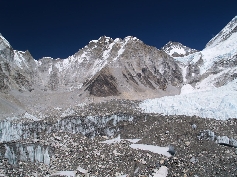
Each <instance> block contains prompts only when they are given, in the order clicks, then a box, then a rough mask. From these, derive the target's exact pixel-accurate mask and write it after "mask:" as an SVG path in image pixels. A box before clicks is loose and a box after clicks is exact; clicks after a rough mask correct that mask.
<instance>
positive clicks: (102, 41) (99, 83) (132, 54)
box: [0, 17, 237, 115]
mask: <svg viewBox="0 0 237 177" xmlns="http://www.w3.org/2000/svg"><path fill="white" fill-rule="evenodd" d="M236 78H237V17H235V18H233V19H232V20H231V21H230V22H229V23H228V24H227V26H226V27H224V29H223V30H221V31H220V33H218V34H217V35H216V36H215V37H214V38H212V39H211V40H210V41H209V42H208V43H207V45H206V47H205V48H204V49H203V50H202V51H198V50H195V49H191V48H189V47H186V46H184V45H183V44H181V43H178V42H171V41H170V42H168V43H167V44H166V45H164V47H162V48H161V49H157V48H155V47H152V46H149V45H146V44H144V43H143V42H142V41H141V40H139V39H137V38H136V37H132V36H128V37H126V38H124V39H119V38H117V39H112V38H110V37H106V36H102V37H100V38H99V39H98V40H93V41H90V42H89V44H88V45H86V46H85V47H84V48H82V49H80V50H79V51H78V52H77V53H75V54H74V55H72V56H69V57H68V58H66V59H53V58H50V57H44V58H42V59H40V60H35V59H34V57H33V56H32V55H31V54H30V52H29V51H17V50H14V49H13V48H12V46H11V45H10V43H9V42H8V41H7V40H6V39H5V38H4V37H3V36H2V35H0V100H1V102H0V112H1V113H2V114H3V115H9V114H12V113H13V114H22V113H24V112H25V111H27V112H31V113H35V112H37V111H38V112H37V114H39V113H40V112H41V113H42V112H44V111H46V110H48V109H50V108H54V107H64V108H66V107H69V106H72V107H73V106H74V105H77V104H79V103H86V102H88V100H89V101H91V100H93V101H95V102H99V101H102V100H106V99H112V98H116V99H130V100H145V99H148V98H159V97H164V96H174V95H180V94H182V91H184V90H185V89H186V88H189V89H188V90H189V91H188V92H200V91H204V90H211V89H213V88H218V87H221V86H224V85H226V84H228V83H229V82H232V81H233V80H234V79H236ZM186 91H187V89H186ZM183 93H184V92H183Z"/></svg>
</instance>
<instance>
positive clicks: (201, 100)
mask: <svg viewBox="0 0 237 177" xmlns="http://www.w3.org/2000/svg"><path fill="white" fill-rule="evenodd" d="M139 108H140V109H141V110H142V111H143V112H145V113H159V114H166V115H187V116H194V115H196V116H199V117H202V118H215V119H218V120H227V119H229V118H236V117H237V79H235V80H233V81H232V82H230V83H228V84H227V85H225V86H222V87H219V88H214V89H212V90H208V91H200V92H199V91H193V92H192V93H187V94H181V95H176V96H166V97H162V98H156V99H147V100H144V101H143V102H142V103H140V105H139Z"/></svg>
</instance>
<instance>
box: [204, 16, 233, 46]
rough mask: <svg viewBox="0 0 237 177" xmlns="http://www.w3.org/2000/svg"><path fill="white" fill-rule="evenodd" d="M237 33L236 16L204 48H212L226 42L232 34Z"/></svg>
mask: <svg viewBox="0 0 237 177" xmlns="http://www.w3.org/2000/svg"><path fill="white" fill-rule="evenodd" d="M236 32H237V16H235V17H234V18H233V19H232V20H231V21H230V22H229V23H228V24H227V25H226V26H225V27H224V28H223V29H222V30H221V31H220V32H219V33H218V34H217V35H216V36H215V37H213V38H212V39H211V40H210V41H209V42H208V43H207V45H206V48H212V47H214V46H216V45H218V44H219V43H221V42H223V41H225V40H227V39H228V38H229V37H230V36H231V35H232V34H234V33H236Z"/></svg>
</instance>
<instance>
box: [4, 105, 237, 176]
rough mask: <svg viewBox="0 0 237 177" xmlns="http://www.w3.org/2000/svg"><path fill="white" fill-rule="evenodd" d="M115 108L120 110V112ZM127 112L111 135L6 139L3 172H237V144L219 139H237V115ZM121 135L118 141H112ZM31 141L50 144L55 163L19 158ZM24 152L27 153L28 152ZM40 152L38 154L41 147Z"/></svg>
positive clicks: (59, 133)
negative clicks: (212, 116)
mask: <svg viewBox="0 0 237 177" xmlns="http://www.w3.org/2000/svg"><path fill="white" fill-rule="evenodd" d="M91 108H93V107H91ZM104 109H106V108H104ZM91 110H93V109H91ZM121 111H122V110H121ZM121 111H120V112H119V114H121ZM106 112H107V110H106ZM124 112H125V111H124ZM111 113H113V114H116V112H115V111H111ZM125 113H126V114H127V115H128V116H132V117H133V120H132V121H128V120H126V119H123V120H121V121H119V122H118V123H117V124H116V125H115V127H113V128H114V130H115V131H114V134H113V135H111V136H109V135H106V134H104V133H101V134H100V133H97V134H93V133H92V134H82V133H73V132H72V131H68V129H65V130H62V131H51V132H43V131H41V132H40V133H39V134H38V136H36V137H35V138H33V137H30V138H26V139H20V140H17V141H14V142H3V143H1V146H0V148H1V151H0V153H1V156H0V174H2V176H3V175H5V176H48V177H49V176H55V177H57V176H63V174H64V176H70V175H71V176H72V175H74V176H96V177H105V176H129V177H130V176H140V177H141V176H144V177H145V176H147V177H149V176H155V175H156V173H158V171H159V169H160V168H161V167H162V168H167V171H168V174H167V176H195V177H197V176H198V177H200V176H236V175H237V149H236V148H235V147H234V146H226V145H222V144H221V143H219V144H218V143H216V139H218V137H223V136H226V137H228V138H229V139H233V140H236V139H237V129H236V127H237V120H236V119H229V120H225V121H221V120H215V119H203V118H199V117H196V116H192V117H190V116H165V115H158V114H144V113H139V112H134V113H132V114H130V115H129V111H128V112H125ZM101 114H104V113H101ZM64 119H67V117H65V118H64ZM68 119H70V117H68ZM45 121H47V119H46V120H45ZM49 125H51V124H49ZM106 126H111V124H109V125H106ZM104 128H106V127H104ZM95 131H97V130H96V129H95ZM101 132H103V131H101ZM212 132H213V133H212ZM90 135H96V136H90ZM201 135H203V136H201ZM204 135H205V136H204ZM206 135H208V136H206ZM212 136H214V138H212ZM118 137H119V141H114V142H113V141H108V140H111V139H116V138H117V139H118ZM104 142H110V143H104ZM14 144H18V145H17V146H16V145H14ZM29 144H30V145H32V144H35V146H36V147H34V151H33V152H36V150H37V147H39V146H40V147H44V148H41V149H45V147H48V149H49V153H48V154H49V158H50V163H49V164H45V163H43V161H41V162H39V160H38V159H41V158H40V156H39V155H37V158H36V156H34V157H33V158H34V161H33V162H32V161H31V160H30V159H29V158H26V159H25V160H22V159H21V158H19V155H21V152H20V151H15V150H16V149H17V148H16V147H21V146H22V147H26V146H27V145H29ZM132 144H137V145H138V144H143V145H152V147H155V146H157V147H169V148H170V153H171V154H172V155H170V157H167V156H165V155H162V154H158V153H154V152H153V151H150V150H141V149H133V148H132V147H131V145H132ZM6 146H8V147H10V149H11V150H12V151H11V153H12V154H14V155H15V157H17V158H16V159H17V162H16V163H15V164H10V163H9V162H10V159H9V156H7V155H6ZM26 149H27V148H26ZM25 152H26V157H28V156H27V151H25ZM37 152H38V154H39V153H40V152H41V151H39V150H38V151H37ZM35 154H36V153H35ZM42 155H43V154H42ZM11 158H13V156H11ZM11 160H12V159H11ZM83 170H84V171H83ZM82 171H83V172H82ZM165 176H166V175H165Z"/></svg>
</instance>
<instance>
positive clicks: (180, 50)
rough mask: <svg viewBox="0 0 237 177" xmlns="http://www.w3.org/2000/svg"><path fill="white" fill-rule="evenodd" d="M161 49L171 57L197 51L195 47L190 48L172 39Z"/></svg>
mask: <svg viewBox="0 0 237 177" xmlns="http://www.w3.org/2000/svg"><path fill="white" fill-rule="evenodd" d="M161 50H163V51H164V52H166V53H167V54H168V55H170V56H172V57H183V56H187V55H189V54H191V53H194V52H197V50H196V49H191V48H189V47H187V46H185V45H183V44H181V43H179V42H172V41H169V42H168V43H167V44H165V45H164V46H163V47H162V48H161Z"/></svg>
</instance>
